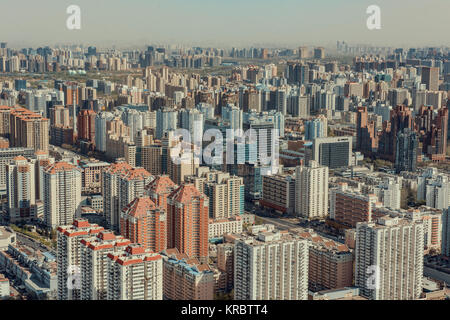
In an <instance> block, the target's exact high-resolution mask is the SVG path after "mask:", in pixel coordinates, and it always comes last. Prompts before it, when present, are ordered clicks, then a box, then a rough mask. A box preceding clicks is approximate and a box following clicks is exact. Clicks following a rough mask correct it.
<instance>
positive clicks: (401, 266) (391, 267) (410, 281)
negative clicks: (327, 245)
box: [355, 217, 424, 300]
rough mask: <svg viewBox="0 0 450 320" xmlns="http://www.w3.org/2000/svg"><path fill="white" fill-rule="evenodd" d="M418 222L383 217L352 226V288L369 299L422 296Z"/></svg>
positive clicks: (421, 245)
mask: <svg viewBox="0 0 450 320" xmlns="http://www.w3.org/2000/svg"><path fill="white" fill-rule="evenodd" d="M423 248H424V230H423V224H422V222H421V221H410V220H407V219H400V218H389V217H383V218H380V219H378V223H373V222H365V223H358V224H357V226H356V248H355V255H356V262H355V285H356V286H358V287H359V288H360V294H361V295H362V296H364V297H366V298H369V299H372V300H415V299H418V298H419V296H420V295H421V293H422V279H423Z"/></svg>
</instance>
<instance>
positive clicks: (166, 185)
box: [145, 175, 178, 212]
mask: <svg viewBox="0 0 450 320" xmlns="http://www.w3.org/2000/svg"><path fill="white" fill-rule="evenodd" d="M176 189H178V186H177V185H176V184H175V183H174V182H173V181H172V180H171V179H170V178H169V176H167V175H161V176H156V178H155V180H153V181H152V182H150V183H149V184H148V185H147V186H146V187H145V190H146V191H145V192H146V194H147V195H148V196H149V197H150V199H151V200H152V201H153V202H154V203H155V204H156V206H157V207H159V208H162V209H164V210H166V212H168V208H167V198H168V197H169V195H170V194H171V193H172V192H173V191H175V190H176Z"/></svg>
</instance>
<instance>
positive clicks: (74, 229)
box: [57, 219, 103, 300]
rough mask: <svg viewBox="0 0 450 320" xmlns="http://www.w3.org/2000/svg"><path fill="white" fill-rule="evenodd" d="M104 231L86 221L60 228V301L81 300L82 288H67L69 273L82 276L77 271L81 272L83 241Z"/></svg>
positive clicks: (58, 246) (79, 220)
mask: <svg viewBox="0 0 450 320" xmlns="http://www.w3.org/2000/svg"><path fill="white" fill-rule="evenodd" d="M102 231H103V228H102V227H100V226H98V225H96V224H90V223H89V222H88V221H87V220H84V219H77V220H75V221H74V222H73V223H72V225H68V226H60V227H58V229H57V238H58V243H57V264H58V268H57V273H58V300H79V299H80V297H81V287H78V288H77V286H76V285H75V286H74V288H72V289H70V288H68V287H67V281H68V278H69V272H71V273H75V274H78V276H80V273H79V272H77V271H80V268H81V267H80V266H81V246H82V244H81V240H82V239H87V238H91V237H92V236H95V235H96V234H98V233H100V232H102ZM75 276H77V275H75ZM79 280H81V279H79Z"/></svg>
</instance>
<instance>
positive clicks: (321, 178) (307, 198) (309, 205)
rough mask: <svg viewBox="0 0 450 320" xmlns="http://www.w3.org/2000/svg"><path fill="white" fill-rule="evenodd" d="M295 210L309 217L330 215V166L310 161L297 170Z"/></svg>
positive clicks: (318, 217)
mask: <svg viewBox="0 0 450 320" xmlns="http://www.w3.org/2000/svg"><path fill="white" fill-rule="evenodd" d="M295 194H296V197H295V201H296V202H295V212H296V214H297V215H299V216H302V217H304V218H308V219H323V218H325V217H326V216H327V215H328V167H323V166H320V165H319V164H318V163H317V162H316V161H310V162H309V164H308V166H300V167H297V169H296V172H295Z"/></svg>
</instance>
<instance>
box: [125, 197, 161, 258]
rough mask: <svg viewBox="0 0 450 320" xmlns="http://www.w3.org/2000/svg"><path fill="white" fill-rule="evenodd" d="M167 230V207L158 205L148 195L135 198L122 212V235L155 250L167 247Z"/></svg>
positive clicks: (158, 250) (159, 250)
mask: <svg viewBox="0 0 450 320" xmlns="http://www.w3.org/2000/svg"><path fill="white" fill-rule="evenodd" d="M166 230H167V214H166V209H165V208H162V207H158V206H156V204H155V203H154V202H153V201H152V200H151V199H150V198H149V197H148V196H140V197H137V198H135V199H134V200H133V201H132V202H130V203H129V204H128V205H127V206H126V207H125V208H123V210H122V212H121V214H120V233H121V235H122V236H124V237H125V238H127V239H130V240H131V241H132V242H133V243H139V244H140V245H142V246H143V247H144V248H145V249H150V250H152V251H153V252H162V251H163V250H165V249H166V246H167V231H166Z"/></svg>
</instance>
